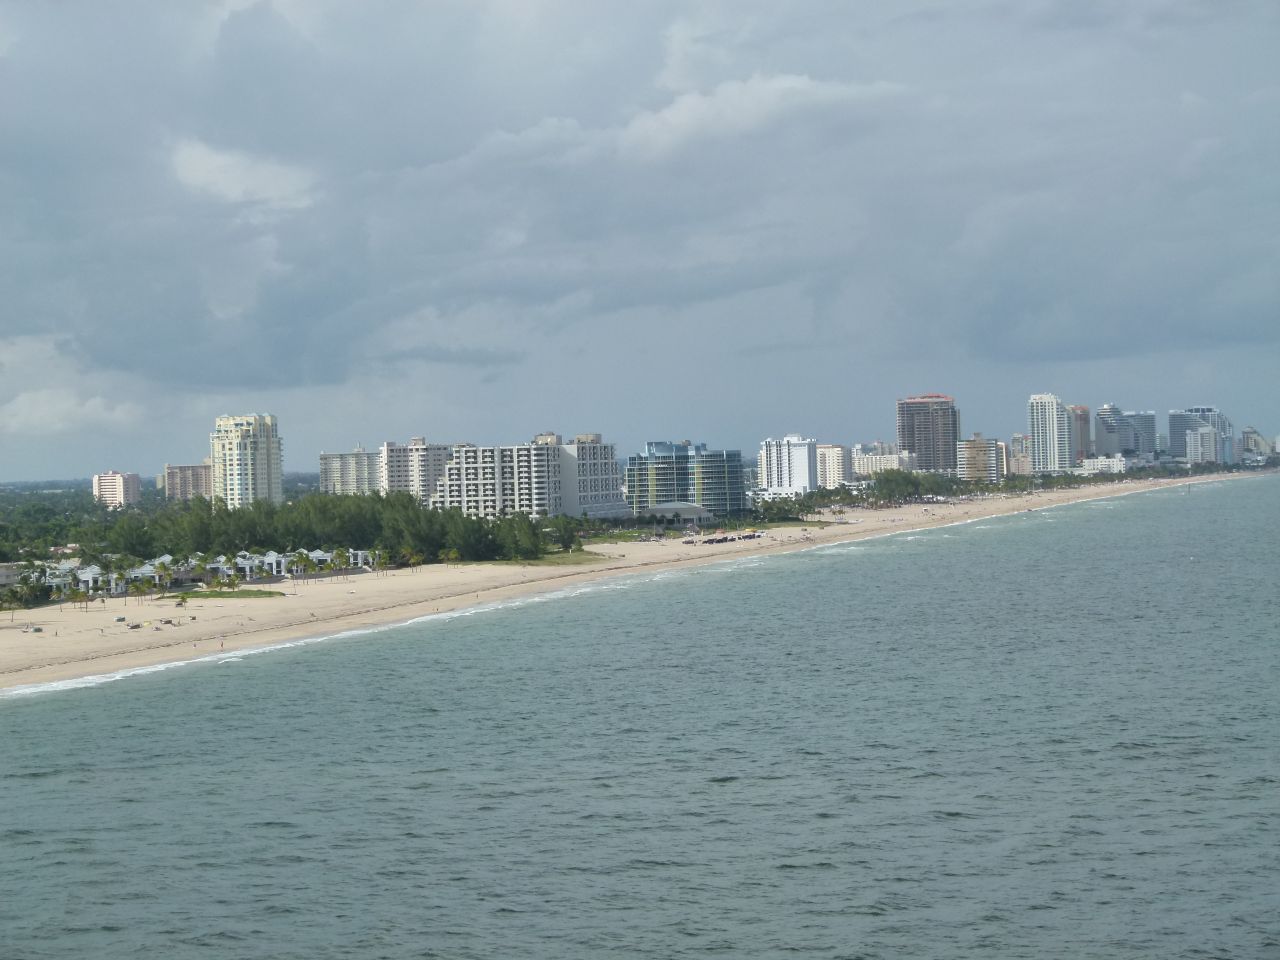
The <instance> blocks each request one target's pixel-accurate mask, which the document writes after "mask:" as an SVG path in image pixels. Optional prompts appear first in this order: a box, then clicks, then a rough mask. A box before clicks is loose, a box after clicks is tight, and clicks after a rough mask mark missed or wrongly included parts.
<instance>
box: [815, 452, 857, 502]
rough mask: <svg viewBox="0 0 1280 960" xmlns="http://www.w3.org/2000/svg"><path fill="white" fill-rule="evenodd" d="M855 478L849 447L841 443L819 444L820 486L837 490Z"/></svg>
mask: <svg viewBox="0 0 1280 960" xmlns="http://www.w3.org/2000/svg"><path fill="white" fill-rule="evenodd" d="M852 479H853V461H852V459H851V458H850V454H849V448H848V447H846V446H844V445H843V444H839V443H820V444H818V486H820V487H821V488H822V489H823V490H837V489H839V488H840V487H843V486H844V485H845V484H847V483H848V482H849V481H850V480H852Z"/></svg>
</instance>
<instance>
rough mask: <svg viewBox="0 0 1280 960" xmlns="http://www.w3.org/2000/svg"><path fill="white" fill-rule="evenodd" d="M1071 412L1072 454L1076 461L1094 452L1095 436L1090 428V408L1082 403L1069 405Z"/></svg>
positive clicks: (1078, 461) (1080, 460) (1082, 459)
mask: <svg viewBox="0 0 1280 960" xmlns="http://www.w3.org/2000/svg"><path fill="white" fill-rule="evenodd" d="M1067 410H1068V411H1069V412H1070V413H1071V455H1072V458H1073V459H1074V461H1075V462H1076V463H1081V462H1083V461H1084V458H1085V457H1087V456H1089V455H1090V454H1091V453H1092V452H1093V436H1092V433H1091V431H1090V428H1089V408H1088V407H1085V406H1081V405H1080V404H1073V405H1072V406H1069V407H1067Z"/></svg>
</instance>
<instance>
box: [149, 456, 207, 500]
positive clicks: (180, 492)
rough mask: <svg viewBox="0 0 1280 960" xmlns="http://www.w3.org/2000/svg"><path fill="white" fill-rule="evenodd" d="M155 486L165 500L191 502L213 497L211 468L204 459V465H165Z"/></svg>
mask: <svg viewBox="0 0 1280 960" xmlns="http://www.w3.org/2000/svg"><path fill="white" fill-rule="evenodd" d="M156 486H158V487H159V488H160V489H161V490H163V491H164V495H165V499H167V500H192V499H194V498H195V497H204V498H205V499H206V500H209V499H212V497H213V468H212V467H211V466H210V465H209V459H208V458H207V457H206V458H205V461H204V463H184V464H178V465H176V466H175V465H174V464H171V463H166V464H165V465H164V473H162V474H160V476H158V477H157V478H156Z"/></svg>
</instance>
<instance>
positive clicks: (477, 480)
mask: <svg viewBox="0 0 1280 960" xmlns="http://www.w3.org/2000/svg"><path fill="white" fill-rule="evenodd" d="M431 505H432V506H433V507H436V508H438V509H441V510H449V509H457V510H461V511H462V512H463V513H465V514H468V515H469V516H476V517H489V518H493V517H502V516H506V515H509V514H512V513H527V514H529V515H530V516H535V517H552V516H556V515H558V514H566V515H568V516H573V517H580V516H582V515H583V514H585V515H586V516H588V517H592V518H596V517H601V518H604V517H629V516H631V508H630V506H629V505H628V504H627V502H626V499H625V498H624V497H623V495H622V476H621V470H620V469H619V466H618V459H617V451H616V448H615V446H614V445H613V444H612V443H605V442H604V440H603V439H602V438H601V436H600V434H598V433H580V434H578V435H577V436H575V437H574V439H573V442H572V443H565V442H564V440H563V439H562V438H561V436H560V435H559V434H557V433H540V434H538V435H537V436H536V437H534V439H533V441H532V442H530V443H521V444H513V445H510V446H501V447H477V446H474V445H473V444H457V445H455V446H454V447H453V448H452V449H451V451H450V455H449V459H448V462H447V463H446V464H445V467H444V470H443V473H442V475H441V476H440V478H439V480H437V482H436V488H435V495H434V496H433V497H432V498H431Z"/></svg>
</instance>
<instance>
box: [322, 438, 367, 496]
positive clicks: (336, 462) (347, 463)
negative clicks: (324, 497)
mask: <svg viewBox="0 0 1280 960" xmlns="http://www.w3.org/2000/svg"><path fill="white" fill-rule="evenodd" d="M381 462H382V455H381V453H380V452H374V453H371V452H369V451H367V450H365V448H364V447H360V446H357V447H356V448H355V450H353V451H352V452H351V453H321V454H320V492H321V493H333V494H339V495H347V494H368V493H373V492H375V491H377V490H379V489H381V487H380V485H379V484H380V477H381Z"/></svg>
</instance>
